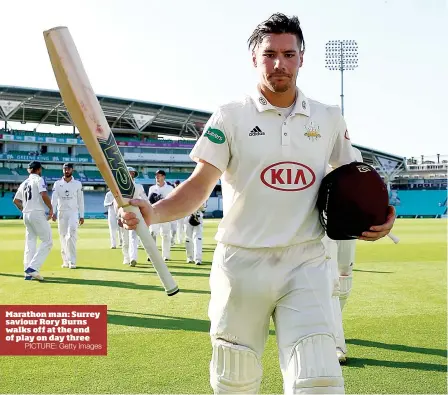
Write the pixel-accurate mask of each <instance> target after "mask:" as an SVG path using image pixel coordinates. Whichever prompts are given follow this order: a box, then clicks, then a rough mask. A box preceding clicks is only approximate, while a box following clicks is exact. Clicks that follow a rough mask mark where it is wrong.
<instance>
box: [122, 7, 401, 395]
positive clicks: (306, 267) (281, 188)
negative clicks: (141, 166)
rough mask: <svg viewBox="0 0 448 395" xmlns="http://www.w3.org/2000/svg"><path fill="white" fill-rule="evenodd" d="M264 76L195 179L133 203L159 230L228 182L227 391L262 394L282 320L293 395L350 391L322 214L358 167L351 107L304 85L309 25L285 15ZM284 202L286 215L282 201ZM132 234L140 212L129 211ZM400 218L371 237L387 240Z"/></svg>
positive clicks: (217, 321) (219, 304)
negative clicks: (341, 178)
mask: <svg viewBox="0 0 448 395" xmlns="http://www.w3.org/2000/svg"><path fill="white" fill-rule="evenodd" d="M249 48H250V50H251V52H252V63H253V66H254V67H255V69H256V70H257V71H258V74H259V83H258V86H257V89H254V92H253V94H252V95H248V96H246V97H243V98H241V99H239V100H237V101H233V102H230V103H227V104H224V105H222V106H220V107H218V109H217V110H216V111H215V112H214V113H213V115H212V116H211V118H210V119H209V121H208V122H207V124H206V125H205V128H204V132H203V133H202V135H201V136H200V138H199V139H198V141H197V142H196V144H195V147H194V148H193V150H192V151H191V153H190V157H191V158H192V159H193V160H194V161H196V162H197V165H196V168H195V169H194V171H193V174H192V175H191V176H190V177H189V178H188V179H187V180H186V181H185V182H183V183H182V184H181V185H180V186H179V187H178V188H176V189H175V190H174V191H173V192H172V193H170V195H169V196H168V197H167V198H165V199H162V200H160V201H158V202H157V203H155V204H154V206H152V205H150V204H148V202H146V201H143V200H141V201H137V200H131V201H130V204H132V205H136V206H138V207H139V208H140V210H141V213H142V215H143V218H144V219H145V222H146V223H147V224H153V223H161V222H168V221H172V220H174V219H177V218H182V217H185V216H186V215H188V214H189V213H192V212H194V211H195V210H197V209H198V208H199V207H200V206H201V204H202V203H203V202H204V201H205V200H206V199H208V197H209V196H210V194H211V192H212V191H213V188H214V187H215V186H216V183H217V182H218V180H219V179H220V178H221V185H222V196H223V208H224V210H223V211H224V217H223V219H222V220H221V221H220V223H219V226H218V231H217V234H216V237H215V238H216V240H217V241H218V243H217V247H216V249H215V253H214V256H213V264H212V270H211V273H210V290H211V298H210V304H209V310H208V313H209V318H210V321H211V326H210V332H209V333H210V336H211V345H212V357H211V362H210V365H209V372H210V384H211V386H212V388H213V392H214V393H215V394H229V393H233V394H236V393H239V394H243V393H246V394H254V393H258V391H259V390H260V384H261V379H262V364H261V361H262V355H263V352H264V348H265V344H266V340H267V338H268V335H269V326H270V319H271V317H272V318H273V320H274V324H275V328H276V337H277V339H276V340H277V345H278V354H279V360H280V361H279V362H280V368H281V371H282V374H283V390H284V392H285V393H286V394H318V393H319V394H322V393H327V394H336V393H337V394H341V393H344V391H345V389H344V379H343V377H342V370H341V366H340V364H339V361H338V358H337V356H336V352H335V349H336V343H335V338H334V320H333V318H332V315H333V313H332V307H331V285H330V270H331V265H330V263H329V260H328V259H327V255H326V253H325V249H324V246H323V244H322V241H321V239H322V237H323V235H324V229H323V227H322V225H321V224H320V220H319V211H318V209H317V207H316V201H317V196H318V192H319V186H320V184H321V182H322V180H323V177H324V175H325V173H326V167H327V166H328V163H329V164H330V165H331V166H332V167H339V166H342V165H344V164H347V163H351V162H353V161H354V160H355V154H354V152H353V149H352V146H351V143H350V140H349V139H348V135H347V127H346V124H345V121H344V119H343V117H342V114H341V111H340V108H338V107H337V106H329V105H325V104H323V103H320V102H318V101H315V100H312V99H309V98H307V97H306V96H305V95H304V93H303V92H302V91H301V90H300V89H298V87H297V86H296V81H297V75H298V73H299V68H300V67H301V66H302V64H303V58H304V51H305V41H304V38H303V34H302V29H301V27H300V23H299V20H298V18H297V17H292V18H289V17H287V16H286V15H283V14H279V13H277V14H274V15H272V16H271V17H270V18H269V19H268V20H267V21H264V22H262V23H260V24H259V25H258V26H257V27H256V28H255V30H254V32H253V33H252V35H251V37H250V38H249ZM273 202H275V210H272V209H271V208H272V204H273ZM120 217H121V218H122V220H123V223H124V225H125V227H127V228H129V229H135V227H136V225H137V223H138V219H137V218H136V216H135V214H134V213H131V212H124V210H121V209H120ZM394 220H395V215H394V210H393V207H389V214H388V218H387V222H386V223H385V224H383V225H381V226H375V227H372V228H371V229H369V230H366V231H365V232H363V234H362V236H361V237H360V239H362V240H368V241H375V240H378V239H380V238H382V237H384V236H386V235H387V234H388V233H389V232H390V230H391V229H392V227H393V223H394Z"/></svg>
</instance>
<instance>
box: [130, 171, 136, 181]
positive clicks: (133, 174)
mask: <svg viewBox="0 0 448 395" xmlns="http://www.w3.org/2000/svg"><path fill="white" fill-rule="evenodd" d="M129 174H130V175H131V177H132V179H134V178H135V171H130V172H129Z"/></svg>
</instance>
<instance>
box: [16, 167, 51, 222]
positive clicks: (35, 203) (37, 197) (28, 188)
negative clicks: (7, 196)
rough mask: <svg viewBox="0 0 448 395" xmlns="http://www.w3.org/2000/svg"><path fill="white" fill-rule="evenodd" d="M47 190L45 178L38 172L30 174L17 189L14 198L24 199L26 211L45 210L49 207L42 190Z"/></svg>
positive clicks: (23, 204)
mask: <svg viewBox="0 0 448 395" xmlns="http://www.w3.org/2000/svg"><path fill="white" fill-rule="evenodd" d="M46 191H47V185H46V184H45V180H44V179H43V178H42V177H40V176H39V175H37V174H30V175H29V177H28V178H27V179H26V180H25V181H23V182H22V183H21V184H20V186H19V189H18V190H17V192H16V194H15V196H14V199H19V200H21V201H22V207H23V211H22V212H24V213H30V212H32V211H45V210H46V209H47V208H48V207H47V205H46V204H45V203H44V200H43V199H42V196H41V192H46Z"/></svg>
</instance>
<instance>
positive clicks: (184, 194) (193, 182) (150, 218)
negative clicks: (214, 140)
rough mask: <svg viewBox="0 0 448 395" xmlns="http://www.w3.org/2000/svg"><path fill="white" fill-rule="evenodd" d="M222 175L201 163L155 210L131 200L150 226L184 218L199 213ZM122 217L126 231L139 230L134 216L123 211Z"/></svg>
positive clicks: (146, 204)
mask: <svg viewBox="0 0 448 395" xmlns="http://www.w3.org/2000/svg"><path fill="white" fill-rule="evenodd" d="M221 174H222V172H221V170H218V169H217V168H216V167H214V166H212V165H211V164H209V163H207V162H205V161H203V160H200V161H199V163H198V164H197V165H196V168H195V169H194V171H193V174H192V175H191V176H190V177H189V178H188V179H187V180H186V181H184V182H183V183H182V184H181V185H179V187H177V188H175V189H174V190H173V191H172V192H171V193H170V194H169V195H168V196H167V197H166V198H165V199H162V200H159V201H158V202H157V203H155V204H154V206H151V204H150V203H149V202H148V201H146V200H131V201H130V203H131V204H132V205H133V206H138V207H139V208H140V211H141V213H142V215H143V218H144V219H145V222H146V224H147V225H151V224H157V223H164V222H171V221H174V220H176V219H179V218H184V217H186V216H188V215H190V214H191V213H193V212H195V211H197V210H198V208H199V207H200V206H201V205H202V204H203V203H204V201H205V200H207V199H208V197H209V196H210V194H211V192H212V191H213V188H214V187H215V185H216V183H217V182H218V180H219V178H220V177H221ZM120 216H121V218H122V220H123V222H124V224H125V226H126V228H127V229H135V228H136V227H137V223H138V222H137V219H136V218H135V214H134V213H128V212H124V211H123V210H122V209H120Z"/></svg>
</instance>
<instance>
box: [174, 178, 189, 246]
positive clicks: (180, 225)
mask: <svg viewBox="0 0 448 395" xmlns="http://www.w3.org/2000/svg"><path fill="white" fill-rule="evenodd" d="M179 185H180V181H179V180H176V181H175V182H174V188H177V187H178V186H179ZM187 219H188V217H187V218H180V219H177V220H175V221H173V222H174V223H175V224H176V231H175V234H174V236H176V238H177V240H176V241H177V244H182V243H183V242H184V240H185V230H186V228H185V227H186V223H187ZM174 236H173V237H174Z"/></svg>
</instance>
